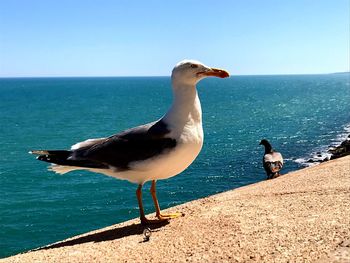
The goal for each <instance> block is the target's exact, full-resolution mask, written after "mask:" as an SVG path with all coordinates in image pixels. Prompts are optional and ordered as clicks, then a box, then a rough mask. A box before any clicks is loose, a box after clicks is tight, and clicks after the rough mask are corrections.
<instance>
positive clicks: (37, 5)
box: [0, 0, 350, 77]
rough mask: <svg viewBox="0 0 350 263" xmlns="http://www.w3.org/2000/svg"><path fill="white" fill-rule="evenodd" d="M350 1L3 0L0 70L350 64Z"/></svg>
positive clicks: (247, 69)
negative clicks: (195, 63)
mask: <svg viewBox="0 0 350 263" xmlns="http://www.w3.org/2000/svg"><path fill="white" fill-rule="evenodd" d="M349 13H350V10H349V0H317V1H316V0H290V1H281V0H227V1H226V0H218V1H213V0H210V1H209V0H177V1H164V0H154V1H152V0H147V1H141V0H135V1H130V0H113V1H112V0H101V1H97V0H96V1H93V0H55V1H53V0H30V1H29V0H28V1H26V0H22V1H20V0H0V77H6V76H11V77H16V76H22V77H23V76H145V75H152V76H155V75H169V74H170V71H171V69H172V67H173V66H174V64H176V63H177V62H178V61H180V60H182V59H184V58H192V59H197V60H200V61H202V62H204V63H205V64H208V65H210V66H217V67H223V68H226V69H228V70H229V71H230V72H231V74H233V75H242V74H297V73H302V74H309V73H330V72H339V71H349V34H350V30H349V24H350V18H349V16H350V15H349Z"/></svg>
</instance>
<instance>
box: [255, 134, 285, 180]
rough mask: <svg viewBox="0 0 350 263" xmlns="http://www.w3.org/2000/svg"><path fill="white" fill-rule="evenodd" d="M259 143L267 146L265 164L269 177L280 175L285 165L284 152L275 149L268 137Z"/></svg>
mask: <svg viewBox="0 0 350 263" xmlns="http://www.w3.org/2000/svg"><path fill="white" fill-rule="evenodd" d="M259 145H264V146H265V153H264V157H263V165H264V169H265V171H266V174H267V179H273V178H276V177H278V176H280V170H281V169H282V167H283V157H282V154H281V153H279V152H276V151H275V150H273V149H272V146H271V144H270V143H269V142H268V140H266V139H263V140H261V142H260V144H259Z"/></svg>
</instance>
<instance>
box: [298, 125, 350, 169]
mask: <svg viewBox="0 0 350 263" xmlns="http://www.w3.org/2000/svg"><path fill="white" fill-rule="evenodd" d="M349 138H350V123H349V124H346V125H345V126H344V127H343V129H342V131H341V132H339V133H338V134H337V135H336V137H335V138H333V139H331V142H330V144H329V145H324V146H321V147H318V148H317V150H315V151H312V152H311V153H310V154H309V155H308V156H305V157H299V158H295V159H294V160H293V161H294V162H295V163H297V164H299V165H301V166H303V167H310V166H314V165H317V164H320V163H322V162H324V161H328V160H330V159H331V157H332V154H331V153H330V150H332V149H335V148H336V147H338V146H340V145H341V143H342V142H344V141H346V140H349Z"/></svg>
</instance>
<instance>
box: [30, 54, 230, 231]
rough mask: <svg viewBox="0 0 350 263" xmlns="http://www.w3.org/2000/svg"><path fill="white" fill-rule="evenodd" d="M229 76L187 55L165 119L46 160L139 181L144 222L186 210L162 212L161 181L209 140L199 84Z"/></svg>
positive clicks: (61, 169) (59, 167)
mask: <svg viewBox="0 0 350 263" xmlns="http://www.w3.org/2000/svg"><path fill="white" fill-rule="evenodd" d="M210 76H213V77H219V78H226V77H229V73H228V72H227V71H225V70H222V69H216V68H211V67H207V66H205V65H203V64H202V63H200V62H198V61H193V60H184V61H181V62H179V63H178V64H177V65H176V66H175V68H174V69H173V71H172V75H171V81H172V88H173V103H172V105H171V107H170V109H169V110H168V112H167V113H166V114H165V115H164V116H163V117H162V118H161V119H159V120H157V121H155V122H151V123H148V124H145V125H141V126H138V127H135V128H132V129H129V130H126V131H123V132H121V133H118V134H115V135H112V136H110V137H108V138H98V139H89V140H86V141H83V142H79V143H77V144H75V145H73V146H72V147H71V149H70V150H38V151H31V152H30V153H32V154H36V155H39V156H38V157H37V159H38V160H40V161H45V162H49V163H52V166H51V168H50V169H51V170H52V171H55V172H57V173H60V174H64V173H67V172H70V171H74V170H89V171H92V172H96V173H102V174H105V175H108V176H112V177H115V178H119V179H124V180H128V181H130V182H132V183H137V184H138V188H137V190H136V196H137V200H138V204H139V208H140V219H141V223H142V224H148V223H155V222H159V221H160V222H161V221H164V220H167V219H170V218H175V217H178V216H180V215H181V214H178V213H176V214H167V215H165V214H161V212H160V207H159V204H158V200H157V196H156V181H157V180H159V179H166V178H170V177H172V176H175V175H177V174H179V173H181V172H182V171H184V170H185V169H186V168H187V167H188V166H189V165H190V164H191V163H192V162H193V161H194V160H195V158H196V157H197V155H198V154H199V152H200V150H201V148H202V145H203V128H202V109H201V105H200V101H199V98H198V94H197V90H196V84H197V83H198V81H200V80H201V79H203V78H206V77H210ZM147 181H152V185H151V189H150V191H151V195H152V198H153V202H154V206H155V210H156V217H157V218H158V219H157V220H149V219H147V218H146V216H145V213H144V209H143V205H142V186H143V184H144V183H145V182H147Z"/></svg>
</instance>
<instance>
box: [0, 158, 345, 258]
mask: <svg viewBox="0 0 350 263" xmlns="http://www.w3.org/2000/svg"><path fill="white" fill-rule="evenodd" d="M168 210H169V211H174V212H175V211H176V212H182V213H184V214H185V215H184V216H183V217H181V218H176V219H173V220H171V221H170V222H169V223H167V224H163V225H157V226H151V230H152V234H151V237H150V239H149V240H148V241H144V237H143V234H142V233H143V230H144V227H142V226H141V225H140V224H139V220H138V219H135V220H131V221H128V222H124V223H121V224H117V225H113V226H110V227H108V228H104V229H100V230H97V231H94V232H90V233H87V234H84V235H81V236H77V237H73V238H71V239H68V240H64V241H61V242H58V243H56V244H53V245H50V246H48V247H46V248H43V249H41V250H37V251H31V252H28V253H24V254H19V255H16V256H13V257H9V258H6V259H2V260H0V262H324V263H325V262H350V156H347V157H343V158H340V159H337V160H333V161H329V162H325V163H322V164H320V165H318V166H315V167H310V168H306V169H302V170H299V171H296V172H292V173H289V174H287V175H284V176H281V177H279V178H276V179H273V180H269V181H264V182H260V183H257V184H253V185H250V186H246V187H242V188H239V189H236V190H232V191H228V192H225V193H221V194H218V195H214V196H211V197H208V198H204V199H199V200H196V201H193V202H189V203H186V204H183V205H180V206H177V207H173V208H170V209H168Z"/></svg>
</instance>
